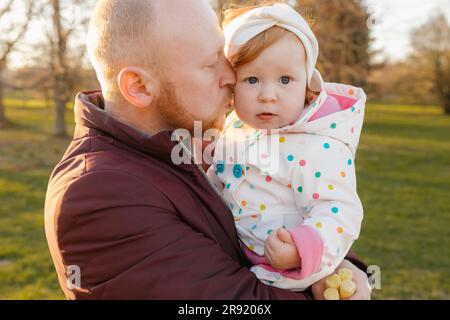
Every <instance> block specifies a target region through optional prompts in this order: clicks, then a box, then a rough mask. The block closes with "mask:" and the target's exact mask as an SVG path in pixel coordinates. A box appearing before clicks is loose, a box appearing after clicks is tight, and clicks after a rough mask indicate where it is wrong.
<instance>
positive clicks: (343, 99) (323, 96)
mask: <svg viewBox="0 0 450 320" xmlns="http://www.w3.org/2000/svg"><path fill="white" fill-rule="evenodd" d="M329 97H332V98H334V99H336V100H337V102H338V103H339V106H340V109H341V111H339V112H334V113H331V114H329V115H327V116H324V117H322V118H319V119H316V120H313V121H311V118H312V117H313V116H314V114H315V113H316V112H317V111H318V110H319V109H320V107H322V106H323V105H324V103H325V101H327V99H328V98H329ZM365 103H366V94H365V93H364V91H363V89H361V88H357V87H353V86H349V85H344V84H338V83H325V85H324V89H323V90H322V92H321V93H320V95H319V97H318V98H317V99H316V100H315V101H314V102H313V103H312V104H311V105H310V106H308V107H307V108H306V109H305V110H304V111H303V113H302V115H301V116H300V119H299V120H298V121H297V122H296V123H294V124H292V125H290V126H287V127H284V128H281V129H280V132H296V133H308V134H314V135H321V136H325V137H329V138H333V139H336V140H339V141H341V142H342V143H344V144H345V145H347V146H348V147H349V148H350V150H351V151H352V153H353V156H355V153H356V149H357V148H358V143H359V138H360V135H361V129H362V126H363V122H364V111H365Z"/></svg>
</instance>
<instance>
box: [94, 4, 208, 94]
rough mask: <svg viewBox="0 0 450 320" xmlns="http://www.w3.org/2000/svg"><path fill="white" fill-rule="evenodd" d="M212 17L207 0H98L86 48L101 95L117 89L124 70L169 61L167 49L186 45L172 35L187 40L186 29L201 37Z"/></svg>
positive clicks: (116, 91) (157, 67) (160, 64)
mask: <svg viewBox="0 0 450 320" xmlns="http://www.w3.org/2000/svg"><path fill="white" fill-rule="evenodd" d="M206 8H207V9H206ZM208 9H209V10H208ZM215 19H216V17H215V16H214V13H213V11H212V10H211V9H210V5H209V2H208V1H207V0H164V1H157V0H99V1H98V2H97V5H96V7H95V10H94V13H93V16H92V18H91V23H90V26H89V32H88V38H87V48H88V53H89V58H90V60H91V63H92V65H93V67H94V69H95V70H96V72H97V77H98V79H99V81H100V84H101V85H102V90H103V93H104V95H105V96H106V97H107V96H112V95H114V94H115V93H118V90H117V85H116V82H117V76H118V74H119V72H120V70H121V69H122V68H124V67H129V66H135V67H142V68H146V69H148V68H151V69H153V71H159V70H161V68H162V67H164V65H167V63H166V60H167V58H168V55H167V52H166V51H168V50H170V49H173V47H177V48H176V50H179V48H180V47H181V46H182V45H184V43H181V42H180V41H173V40H174V38H178V39H180V38H181V39H182V40H188V41H189V37H186V39H184V38H185V37H184V35H185V34H186V33H191V34H197V35H202V34H203V31H204V26H205V20H207V21H208V22H211V21H212V20H215Z"/></svg>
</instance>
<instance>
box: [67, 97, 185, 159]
mask: <svg viewBox="0 0 450 320" xmlns="http://www.w3.org/2000/svg"><path fill="white" fill-rule="evenodd" d="M74 112H75V123H76V125H77V126H76V130H75V139H76V138H80V137H81V136H84V135H86V134H87V132H86V128H88V129H92V130H96V131H98V133H99V134H106V135H107V136H110V137H112V138H115V139H117V140H119V141H120V142H122V143H123V144H125V145H127V146H129V147H132V148H134V149H138V150H140V151H142V152H144V153H146V154H149V155H151V156H152V157H155V158H158V159H160V160H163V161H164V162H168V161H171V152H172V149H173V148H174V147H175V146H176V144H177V143H178V142H176V141H172V140H171V137H172V133H173V131H172V130H163V131H160V132H158V133H156V134H153V135H148V134H145V133H143V132H141V131H139V130H137V129H135V128H133V127H130V126H129V125H127V124H124V123H122V122H120V121H119V120H117V119H115V118H113V117H112V116H111V115H110V114H109V113H107V112H106V111H105V101H104V98H103V95H102V93H101V91H86V92H80V93H79V94H78V95H77V97H76V100H75V110H74ZM88 131H91V130H88Z"/></svg>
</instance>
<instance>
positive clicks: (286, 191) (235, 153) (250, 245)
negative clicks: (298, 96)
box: [208, 83, 366, 290]
mask: <svg viewBox="0 0 450 320" xmlns="http://www.w3.org/2000/svg"><path fill="white" fill-rule="evenodd" d="M365 101H366V95H365V93H364V92H363V90H362V89H360V88H356V87H352V86H347V85H343V84H335V83H325V86H324V90H323V91H322V92H321V93H320V95H319V96H318V98H317V99H316V100H315V101H314V102H313V103H312V104H310V105H309V106H308V107H307V108H305V110H304V111H303V113H302V115H301V116H300V118H299V120H298V121H297V122H295V123H292V124H290V125H288V126H286V127H283V128H280V129H277V130H273V131H271V132H270V133H269V132H264V131H263V130H256V129H252V128H250V127H248V126H246V125H245V124H244V123H242V121H240V120H239V119H238V117H237V116H236V114H235V113H232V114H231V115H230V116H229V117H228V118H227V123H226V126H225V129H224V132H223V135H222V137H221V138H220V139H218V141H217V142H216V148H215V153H214V165H212V166H211V167H210V168H209V170H208V177H209V178H210V180H211V181H212V182H213V185H214V186H215V187H216V188H217V190H218V191H219V193H220V194H221V195H222V197H223V199H224V201H225V202H226V203H227V204H228V206H229V208H230V210H231V211H232V213H233V216H234V219H235V223H236V228H237V231H238V235H239V237H240V240H241V242H242V244H243V248H244V251H245V252H246V253H247V256H248V257H249V258H250V260H251V261H252V262H253V264H254V265H253V267H252V271H253V272H254V273H255V274H256V276H257V277H258V278H259V279H260V280H262V281H263V282H265V283H267V284H270V285H272V286H276V287H279V288H284V289H290V290H304V289H305V288H307V287H309V286H310V285H311V284H313V283H314V282H316V281H318V280H320V279H321V278H323V277H325V276H328V275H330V274H331V273H332V272H334V270H335V268H336V267H337V266H338V265H339V264H340V263H341V261H342V260H343V259H344V257H345V256H346V254H347V252H348V251H349V249H350V247H351V246H352V244H353V242H354V241H355V240H356V239H357V238H358V236H359V232H360V228H361V222H362V218H363V208H362V204H361V201H360V199H359V197H358V194H357V190H356V177H355V153H356V149H357V146H358V142H359V137H360V132H361V129H362V125H363V120H364V108H365ZM333 103H334V104H337V105H338V110H333V111H331V112H330V111H329V112H324V110H326V109H327V108H330V105H332V104H333ZM327 113H328V114H327ZM318 114H321V115H320V116H317V115H318ZM279 228H286V229H287V230H288V231H289V232H290V234H291V236H292V237H293V239H294V241H295V243H296V245H297V248H298V250H299V254H300V257H301V259H302V266H301V268H298V269H294V270H276V269H274V268H273V267H271V266H270V265H269V264H268V262H267V260H266V259H265V258H264V243H265V240H266V239H267V237H268V235H269V234H270V233H272V232H274V231H276V230H277V229H279Z"/></svg>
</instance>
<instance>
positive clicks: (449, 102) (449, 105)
mask: <svg viewBox="0 0 450 320" xmlns="http://www.w3.org/2000/svg"><path fill="white" fill-rule="evenodd" d="M444 113H445V114H446V115H447V116H450V96H449V97H447V99H446V100H445V101H444Z"/></svg>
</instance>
